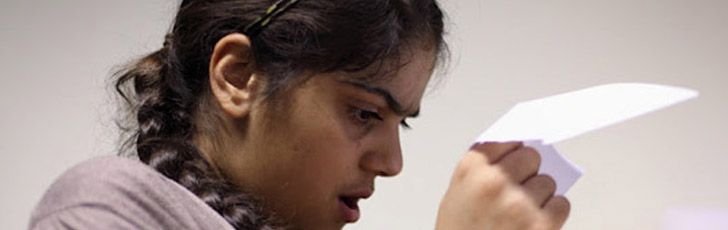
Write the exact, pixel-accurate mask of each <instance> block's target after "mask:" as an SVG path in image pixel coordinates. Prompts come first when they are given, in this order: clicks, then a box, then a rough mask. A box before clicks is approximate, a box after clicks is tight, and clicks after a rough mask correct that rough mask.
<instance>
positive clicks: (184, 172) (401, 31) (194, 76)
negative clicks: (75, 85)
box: [115, 0, 444, 230]
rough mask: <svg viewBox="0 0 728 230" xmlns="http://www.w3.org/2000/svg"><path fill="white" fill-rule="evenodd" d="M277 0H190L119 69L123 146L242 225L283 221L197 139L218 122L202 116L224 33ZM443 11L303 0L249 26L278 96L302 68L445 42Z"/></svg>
mask: <svg viewBox="0 0 728 230" xmlns="http://www.w3.org/2000/svg"><path fill="white" fill-rule="evenodd" d="M273 3H274V2H273V1H272V0H184V1H182V2H181V4H180V8H179V11H178V13H177V16H176V18H175V22H174V25H173V28H172V30H171V33H170V34H168V35H167V36H166V37H165V42H164V46H163V47H162V48H161V49H159V50H157V51H155V52H153V53H151V54H148V55H147V56H145V57H143V58H141V59H139V60H137V61H134V62H132V63H131V64H129V65H127V66H124V67H123V68H122V69H121V70H120V71H119V72H118V73H117V74H116V75H115V79H116V80H115V86H116V90H117V92H118V93H119V95H120V96H121V97H122V98H123V99H124V101H125V102H126V103H125V107H123V110H124V112H126V114H127V116H128V118H127V121H128V122H126V123H124V122H122V123H120V124H121V126H122V127H121V128H122V129H123V130H126V131H127V134H128V135H129V136H128V139H127V142H126V143H127V144H126V145H127V147H128V148H122V150H124V149H129V150H132V151H131V152H132V153H131V154H132V155H136V156H137V157H138V158H139V160H141V161H142V162H144V163H146V164H148V165H149V166H150V167H152V168H153V169H155V170H157V171H159V172H160V173H161V174H163V175H164V176H166V177H168V178H170V179H172V180H174V181H176V182H177V183H179V184H181V185H182V186H183V187H185V188H187V189H188V190H189V191H191V192H192V193H194V194H195V195H197V196H198V197H199V198H200V199H201V200H203V201H204V202H205V203H207V204H208V205H209V206H210V207H212V208H213V209H214V210H215V211H217V212H218V213H219V214H220V215H221V216H222V217H224V218H225V220H227V222H229V223H230V224H231V225H232V226H233V227H235V228H236V229H255V230H257V229H261V230H273V229H283V228H284V227H282V226H283V225H282V224H281V223H280V222H279V221H278V220H276V219H275V217H274V216H273V214H272V213H270V212H268V211H267V210H264V208H262V205H261V202H259V201H258V200H256V198H255V197H253V196H252V195H250V194H248V193H246V192H245V188H241V187H240V186H238V185H236V184H234V183H232V182H231V181H230V180H228V179H226V177H225V175H222V174H221V173H219V172H218V171H217V170H216V169H215V168H213V166H212V165H211V164H210V163H209V162H208V161H207V160H206V159H205V157H204V156H205V155H204V154H203V153H202V152H201V151H200V150H199V148H198V147H197V146H195V143H194V142H193V140H194V137H195V136H196V135H199V133H200V132H213V131H210V130H215V128H214V127H213V128H210V127H206V126H205V125H204V124H200V123H201V122H200V120H208V119H200V117H205V116H208V117H209V116H212V115H211V114H212V113H210V105H209V102H208V101H206V98H208V97H210V94H211V93H210V91H209V88H210V87H209V82H208V80H207V79H208V72H207V71H208V65H209V61H210V56H211V55H212V52H213V50H214V46H215V44H216V42H217V41H219V40H220V39H221V38H222V37H224V36H226V35H228V34H232V33H244V31H243V28H245V27H246V25H249V24H251V22H254V21H255V20H256V19H257V18H260V16H261V15H264V14H265V12H266V10H267V9H268V8H269V7H270V6H271V4H273ZM442 18H443V15H442V12H441V10H440V8H439V6H438V5H437V3H436V2H435V0H300V1H299V2H298V3H297V4H296V5H295V6H293V7H291V8H290V9H288V11H286V12H285V13H282V14H280V15H278V16H277V17H276V18H275V19H273V21H270V22H268V24H267V25H266V27H265V28H262V29H259V30H258V31H256V34H254V35H251V34H248V36H249V37H250V39H251V46H252V51H253V52H252V58H253V60H254V61H255V63H256V71H259V72H260V73H262V75H263V76H265V77H267V82H269V84H268V85H267V88H266V90H265V94H267V95H269V96H270V95H275V94H277V93H278V92H279V91H284V90H285V89H287V88H290V87H289V86H290V85H291V84H292V83H291V82H293V81H294V80H296V79H297V78H301V77H304V75H302V74H301V73H303V71H312V72H319V73H322V72H328V71H334V70H350V71H356V70H360V69H363V68H366V67H368V66H370V65H372V64H374V63H376V62H379V61H381V60H384V59H390V58H397V55H399V50H400V48H401V47H403V46H408V45H412V44H414V43H416V42H423V41H424V42H426V43H428V44H431V45H434V46H435V48H436V49H437V50H438V51H442V50H443V49H444V48H442V47H443V46H444V44H443V43H444V42H443V39H442V36H443V21H442V20H443V19H442ZM438 53H440V54H442V53H444V52H438ZM306 76H308V75H306ZM270 100H273V99H270ZM212 135H215V134H212ZM122 152H123V151H122Z"/></svg>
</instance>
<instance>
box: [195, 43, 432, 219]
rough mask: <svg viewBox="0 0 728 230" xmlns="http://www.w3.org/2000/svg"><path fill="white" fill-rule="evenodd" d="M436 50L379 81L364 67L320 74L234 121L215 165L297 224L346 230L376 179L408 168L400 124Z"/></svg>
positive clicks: (415, 105) (414, 107)
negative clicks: (228, 144) (372, 79)
mask: <svg viewBox="0 0 728 230" xmlns="http://www.w3.org/2000/svg"><path fill="white" fill-rule="evenodd" d="M435 56H436V55H435V51H434V50H419V49H418V50H414V51H412V52H410V55H405V58H403V63H402V64H404V65H403V66H402V67H401V68H400V69H399V70H398V71H394V72H392V73H391V76H389V77H386V78H383V79H385V80H382V81H380V82H375V83H371V82H368V83H366V82H363V81H358V80H355V79H361V78H362V77H365V76H366V74H370V73H368V70H364V71H361V72H356V73H351V72H333V73H326V74H321V75H318V76H314V77H313V78H311V79H310V80H308V81H306V82H305V83H303V84H302V85H301V86H300V87H298V88H296V89H292V90H291V91H290V92H288V93H287V94H284V96H282V97H280V98H278V99H275V100H278V101H275V102H270V103H268V102H266V103H261V104H259V106H254V107H251V109H250V114H249V115H248V116H246V117H245V118H240V119H239V120H238V121H236V122H235V124H237V125H238V127H237V128H236V129H237V130H239V131H238V132H237V134H236V136H237V137H234V138H236V139H235V142H237V144H235V145H234V146H235V147H233V148H227V149H226V152H225V153H223V154H216V155H211V156H210V157H211V158H212V159H211V161H212V162H214V164H215V166H216V167H218V168H219V169H220V171H221V172H222V173H223V174H224V175H226V176H227V177H228V178H229V179H231V180H233V181H234V182H235V183H236V184H238V185H240V186H241V187H243V188H245V189H247V190H248V191H249V192H250V193H252V194H253V195H255V196H257V197H259V198H261V199H262V200H263V201H264V203H265V205H266V207H267V208H268V209H269V210H271V211H273V212H274V213H275V214H276V216H277V217H279V218H281V219H282V220H284V221H287V223H288V224H290V225H291V226H290V227H292V228H294V229H341V228H342V227H343V226H344V224H346V223H352V222H355V221H357V219H358V218H359V216H360V213H361V212H360V210H359V208H358V205H357V202H359V201H360V200H361V199H366V198H368V197H369V196H371V195H372V193H374V179H375V178H376V177H377V176H394V175H397V174H398V173H399V172H400V171H401V170H402V155H401V149H400V143H399V131H400V129H401V128H400V126H401V122H402V121H403V120H404V119H405V118H407V117H411V116H415V115H416V114H417V113H418V112H419V108H420V101H421V99H422V95H423V93H424V91H425V88H426V86H427V83H428V81H429V79H430V76H431V74H432V70H433V67H434V65H435V59H436V58H435Z"/></svg>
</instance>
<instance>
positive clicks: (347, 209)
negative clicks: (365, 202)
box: [339, 196, 360, 223]
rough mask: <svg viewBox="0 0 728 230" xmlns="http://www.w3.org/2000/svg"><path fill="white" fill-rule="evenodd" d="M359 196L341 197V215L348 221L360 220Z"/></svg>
mask: <svg viewBox="0 0 728 230" xmlns="http://www.w3.org/2000/svg"><path fill="white" fill-rule="evenodd" d="M359 199H360V198H359V197H348V196H344V197H339V203H340V207H341V216H342V218H343V219H344V221H346V222H347V223H354V222H356V221H357V220H359V215H360V212H359V204H358V202H359Z"/></svg>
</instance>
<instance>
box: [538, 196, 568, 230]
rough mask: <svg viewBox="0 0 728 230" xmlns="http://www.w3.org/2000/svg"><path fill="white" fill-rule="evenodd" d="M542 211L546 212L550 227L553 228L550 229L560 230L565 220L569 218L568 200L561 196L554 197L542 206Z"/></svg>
mask: <svg viewBox="0 0 728 230" xmlns="http://www.w3.org/2000/svg"><path fill="white" fill-rule="evenodd" d="M543 210H544V211H545V212H546V215H547V216H548V218H549V220H550V222H551V226H553V227H552V228H551V229H561V227H562V226H564V223H565V222H566V219H567V218H568V217H569V211H571V204H569V200H567V199H566V198H565V197H563V196H554V197H551V199H549V200H548V201H546V204H544V206H543Z"/></svg>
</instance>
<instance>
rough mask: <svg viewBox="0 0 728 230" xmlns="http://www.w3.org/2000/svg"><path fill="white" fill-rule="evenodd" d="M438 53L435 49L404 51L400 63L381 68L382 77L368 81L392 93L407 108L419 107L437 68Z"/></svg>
mask: <svg viewBox="0 0 728 230" xmlns="http://www.w3.org/2000/svg"><path fill="white" fill-rule="evenodd" d="M436 61H437V55H436V53H435V50H434V49H428V50H425V49H413V50H410V51H406V52H403V53H402V55H401V56H400V58H399V60H398V63H396V62H395V63H396V64H394V63H393V62H390V64H388V65H385V66H387V67H386V68H385V69H381V70H379V71H378V72H379V75H380V77H375V78H374V79H375V80H374V81H372V82H368V83H369V84H371V85H372V86H375V87H379V88H382V89H384V90H386V91H388V92H390V93H391V94H392V96H393V97H394V99H395V100H397V101H398V102H399V103H401V104H402V106H403V107H404V109H405V110H407V111H415V110H417V109H418V108H419V104H420V101H421V99H422V95H423V94H424V91H425V89H426V88H427V84H428V82H429V81H430V77H431V76H432V72H433V70H434V68H435V63H436Z"/></svg>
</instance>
